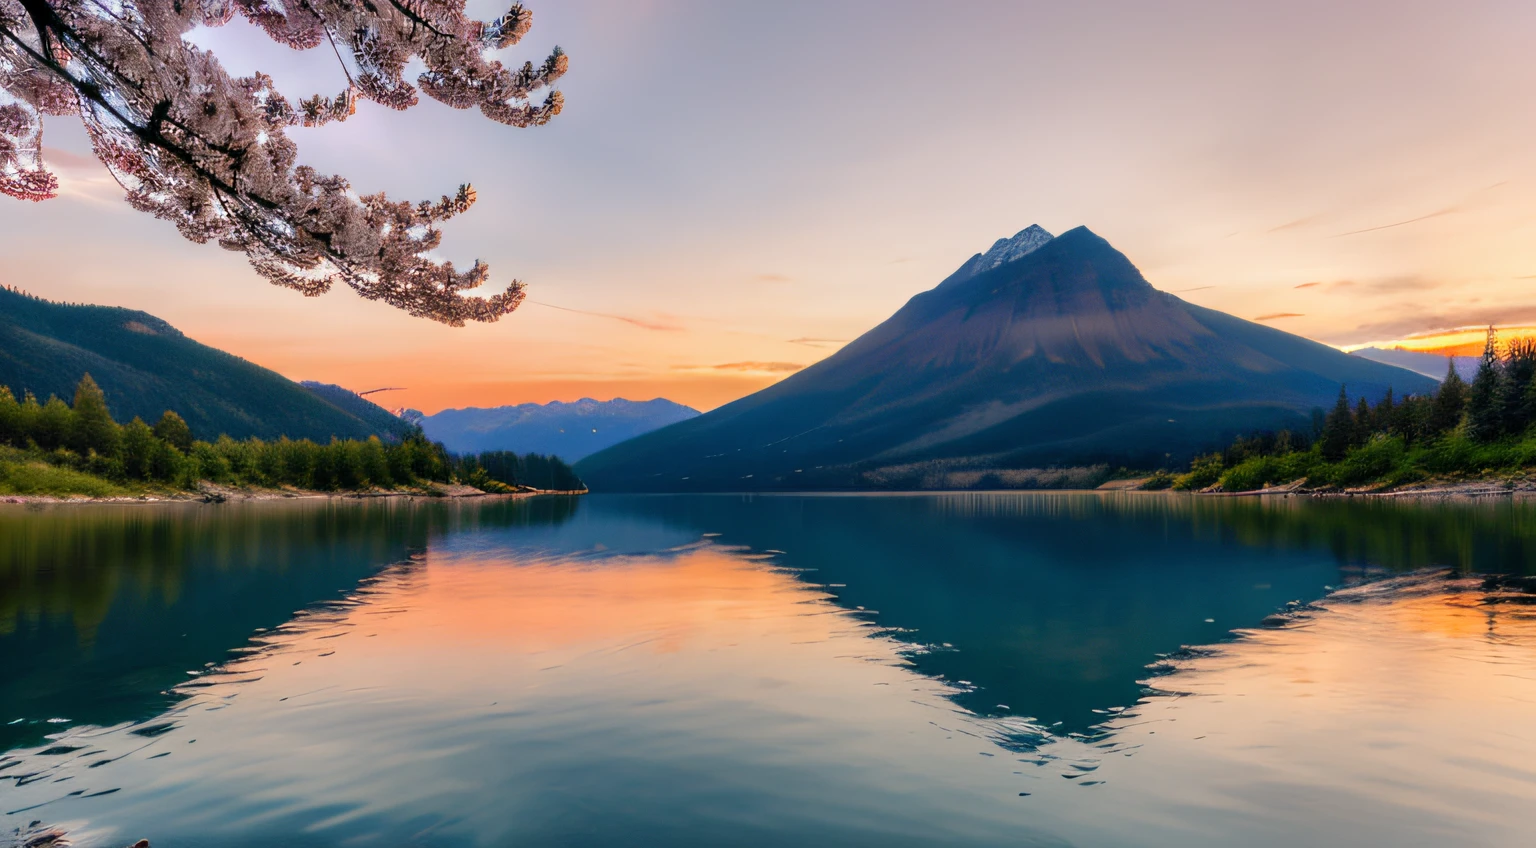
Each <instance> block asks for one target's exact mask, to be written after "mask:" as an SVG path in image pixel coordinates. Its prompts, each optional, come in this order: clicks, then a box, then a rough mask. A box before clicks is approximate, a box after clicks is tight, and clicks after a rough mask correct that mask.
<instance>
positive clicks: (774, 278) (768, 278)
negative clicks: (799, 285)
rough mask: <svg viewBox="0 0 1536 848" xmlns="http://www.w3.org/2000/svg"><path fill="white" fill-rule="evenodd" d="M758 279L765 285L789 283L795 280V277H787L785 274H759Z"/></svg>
mask: <svg viewBox="0 0 1536 848" xmlns="http://www.w3.org/2000/svg"><path fill="white" fill-rule="evenodd" d="M757 278H758V279H759V280H762V281H763V282H765V283H787V282H789V281H790V280H792V279H794V278H793V277H786V276H784V275H783V274H758V275H757Z"/></svg>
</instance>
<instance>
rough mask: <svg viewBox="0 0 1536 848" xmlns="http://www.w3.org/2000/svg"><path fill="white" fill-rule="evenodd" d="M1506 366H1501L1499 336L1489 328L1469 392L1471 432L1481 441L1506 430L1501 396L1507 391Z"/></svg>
mask: <svg viewBox="0 0 1536 848" xmlns="http://www.w3.org/2000/svg"><path fill="white" fill-rule="evenodd" d="M1503 376H1504V375H1503V369H1502V368H1501V367H1500V362H1499V354H1498V339H1497V336H1496V335H1495V334H1494V330H1493V328H1492V327H1489V328H1488V342H1487V344H1486V345H1484V346H1483V356H1482V359H1481V360H1479V361H1478V364H1477V376H1476V377H1474V378H1473V379H1472V388H1471V389H1470V390H1469V391H1468V392H1467V436H1468V437H1469V438H1471V439H1472V440H1474V441H1478V442H1491V441H1493V440H1494V439H1497V438H1498V437H1499V436H1500V435H1502V434H1503V427H1502V426H1501V424H1502V423H1503V422H1502V421H1501V420H1500V417H1501V416H1500V415H1499V412H1500V410H1499V397H1500V396H1501V395H1502V394H1503V387H1502V385H1501V384H1502V383H1503Z"/></svg>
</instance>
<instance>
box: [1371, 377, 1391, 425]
mask: <svg viewBox="0 0 1536 848" xmlns="http://www.w3.org/2000/svg"><path fill="white" fill-rule="evenodd" d="M1371 417H1372V418H1373V419H1375V423H1376V429H1377V430H1378V431H1380V432H1383V433H1387V434H1389V435H1395V433H1396V429H1397V404H1396V403H1395V402H1394V401H1393V399H1392V387H1391V386H1387V393H1386V394H1385V395H1382V397H1381V402H1380V403H1378V404H1376V412H1375V413H1374V414H1373V415H1372V416H1371Z"/></svg>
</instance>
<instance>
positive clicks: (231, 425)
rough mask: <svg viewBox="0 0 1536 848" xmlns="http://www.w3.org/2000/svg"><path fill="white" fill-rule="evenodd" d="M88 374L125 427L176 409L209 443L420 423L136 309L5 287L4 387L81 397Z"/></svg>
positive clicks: (348, 434) (395, 432)
mask: <svg viewBox="0 0 1536 848" xmlns="http://www.w3.org/2000/svg"><path fill="white" fill-rule="evenodd" d="M86 372H90V375H91V376H92V377H93V378H94V379H95V380H96V382H97V383H98V384H99V385H100V386H101V388H102V391H104V392H105V393H106V396H107V403H108V404H109V405H110V406H111V408H112V414H113V416H114V417H116V418H117V419H118V420H119V421H128V420H130V419H132V418H133V417H134V416H138V417H140V418H143V419H144V420H145V421H148V422H150V423H153V422H154V421H155V420H157V419H158V418H159V417H160V415H161V413H163V412H165V410H167V409H173V410H175V411H176V412H177V413H178V414H180V415H181V416H182V417H183V418H185V419H186V421H187V424H188V425H190V426H191V428H192V432H193V434H194V435H196V436H197V437H198V438H200V439H216V438H218V437H219V435H221V434H228V435H230V436H233V437H234V438H237V439H243V438H246V437H249V436H259V437H262V438H276V437H278V436H288V437H290V438H295V439H297V438H310V439H315V440H316V441H329V440H330V438H331V437H332V436H339V437H342V438H367V437H368V436H370V435H380V436H399V435H401V434H403V433H406V432H408V431H409V430H410V425H409V424H407V423H405V422H403V421H400V420H399V419H397V418H395V417H394V416H392V415H389V414H388V413H387V412H385V410H383V409H382V408H380V407H378V406H375V405H374V404H372V403H369V402H368V401H366V400H364V399H362V398H360V397H358V396H357V395H354V394H352V393H351V392H348V391H346V390H345V389H342V388H341V387H339V386H326V385H324V384H319V383H316V384H313V385H314V386H316V387H317V388H316V389H315V390H314V391H312V390H310V389H308V388H306V387H305V386H303V385H300V384H298V383H295V382H293V381H292V380H289V379H288V378H287V377H284V376H283V375H281V374H278V373H277V372H275V371H269V370H267V369H266V368H262V367H261V366H259V365H254V364H252V363H250V362H247V361H246V360H244V359H241V358H239V357H237V356H233V355H231V354H228V353H225V352H223V351H221V350H217V349H215V348H211V347H208V346H207V345H202V344H198V343H197V342H195V341H193V340H191V339H189V338H187V337H186V336H184V335H182V334H181V331H179V330H177V329H176V328H175V327H172V326H171V325H170V324H167V323H166V322H165V321H162V320H160V319H159V318H156V317H155V316H153V315H150V314H149V313H147V312H139V311H137V310H132V309H122V308H119V307H115V306H87V305H80V304H65V303H54V302H52V301H48V300H43V299H41V298H37V297H33V296H31V295H27V294H23V293H21V292H17V291H12V290H10V289H4V288H0V386H9V387H10V389H11V391H12V392H13V393H14V394H15V395H16V396H17V397H18V398H19V397H21V395H22V393H23V392H27V391H30V392H32V393H33V394H34V395H36V396H37V397H38V398H39V399H40V400H46V399H47V398H48V396H49V395H58V396H59V397H61V398H64V399H65V400H69V399H71V398H73V397H74V393H75V384H76V383H78V382H79V381H80V377H81V376H82V375H84V374H85V373H86Z"/></svg>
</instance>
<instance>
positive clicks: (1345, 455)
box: [1144, 329, 1536, 492]
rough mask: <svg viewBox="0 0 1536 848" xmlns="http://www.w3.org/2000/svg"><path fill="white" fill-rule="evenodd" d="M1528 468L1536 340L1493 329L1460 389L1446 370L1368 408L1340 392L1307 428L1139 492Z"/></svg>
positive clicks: (1208, 459)
mask: <svg viewBox="0 0 1536 848" xmlns="http://www.w3.org/2000/svg"><path fill="white" fill-rule="evenodd" d="M1533 467H1536V340H1531V339H1516V340H1514V341H1513V342H1511V343H1509V344H1508V345H1506V346H1504V348H1503V349H1502V351H1501V350H1500V347H1499V344H1498V340H1497V337H1496V336H1495V334H1494V331H1493V330H1492V329H1490V330H1489V331H1488V343H1487V346H1486V348H1485V349H1484V352H1483V355H1482V357H1481V359H1480V360H1479V361H1478V366H1477V371H1476V375H1475V376H1474V377H1473V379H1472V381H1471V382H1470V383H1468V382H1467V381H1465V380H1463V379H1462V378H1461V375H1460V374H1458V373H1457V369H1456V367H1455V365H1454V364H1452V365H1450V366H1449V367H1448V368H1447V373H1446V376H1445V379H1444V380H1442V381H1441V383H1440V386H1439V387H1438V388H1437V389H1436V390H1435V391H1433V392H1426V393H1422V394H1415V395H1409V396H1407V397H1393V395H1392V393H1391V392H1388V393H1387V394H1386V395H1385V396H1384V397H1382V398H1381V400H1379V401H1378V402H1376V403H1374V404H1373V403H1370V402H1369V401H1368V400H1367V399H1366V398H1364V397H1358V398H1356V399H1355V401H1354V402H1353V403H1351V401H1350V395H1349V393H1348V390H1347V387H1346V388H1340V390H1339V396H1338V400H1337V401H1335V403H1334V405H1333V409H1332V410H1331V411H1329V412H1327V413H1323V412H1322V411H1321V410H1319V411H1318V412H1316V413H1314V416H1313V426H1312V428H1311V429H1310V431H1309V432H1293V431H1289V430H1281V431H1278V432H1260V433H1255V434H1253V435H1249V436H1247V437H1244V438H1240V439H1238V440H1236V441H1235V442H1233V443H1232V444H1231V445H1229V446H1228V447H1227V448H1226V449H1225V450H1223V451H1221V452H1219V453H1213V454H1207V455H1205V456H1200V457H1197V458H1195V460H1194V461H1193V462H1192V463H1191V464H1190V467H1189V470H1188V471H1187V472H1185V473H1183V474H1179V475H1173V474H1171V473H1168V472H1160V473H1158V474H1157V475H1155V476H1154V477H1153V478H1151V479H1150V480H1149V481H1148V482H1147V483H1146V484H1144V488H1167V487H1169V486H1172V487H1173V488H1176V489H1186V490H1201V489H1211V488H1214V489H1217V490H1220V491H1227V492H1248V491H1254V490H1258V489H1263V488H1266V487H1272V486H1285V485H1290V484H1295V483H1301V484H1302V485H1303V487H1305V488H1307V489H1319V488H1321V489H1327V488H1351V487H1378V486H1379V487H1395V486H1405V485H1410V484H1415V483H1420V482H1423V481H1427V480H1449V481H1454V480H1458V479H1486V478H1490V477H1500V476H1509V475H1513V474H1518V473H1524V472H1527V471H1529V470H1531V469H1532V468H1533Z"/></svg>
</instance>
